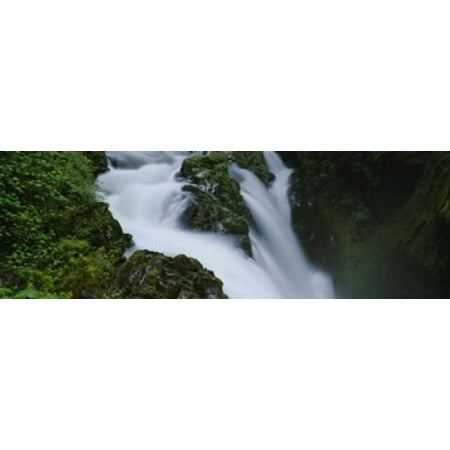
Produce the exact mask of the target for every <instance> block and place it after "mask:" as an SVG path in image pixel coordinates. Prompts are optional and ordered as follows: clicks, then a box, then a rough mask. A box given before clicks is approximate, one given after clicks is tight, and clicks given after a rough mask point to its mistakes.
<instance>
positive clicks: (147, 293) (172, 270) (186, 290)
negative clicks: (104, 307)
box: [117, 251, 227, 299]
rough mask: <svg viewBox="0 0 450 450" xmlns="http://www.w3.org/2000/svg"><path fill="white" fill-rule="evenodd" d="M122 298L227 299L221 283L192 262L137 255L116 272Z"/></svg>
mask: <svg viewBox="0 0 450 450" xmlns="http://www.w3.org/2000/svg"><path fill="white" fill-rule="evenodd" d="M117 288H118V290H119V292H120V293H121V296H122V297H124V298H151V299H156V298H171V299H187V298H190V299H192V298H201V299H207V298H211V299H212V298H216V299H217V298H227V297H226V295H225V294H224V292H223V284H222V282H221V281H220V280H219V279H218V278H216V276H215V275H214V273H213V272H211V271H209V270H206V269H204V268H203V266H202V265H201V264H200V263H199V262H198V261H197V260H196V259H194V258H188V257H187V256H185V255H179V256H176V257H174V258H169V257H167V256H165V255H163V254H161V253H155V252H150V251H138V252H136V253H134V254H133V255H132V256H131V257H130V259H129V260H128V261H127V262H126V263H125V264H123V265H122V266H121V267H120V269H119V270H118V272H117Z"/></svg>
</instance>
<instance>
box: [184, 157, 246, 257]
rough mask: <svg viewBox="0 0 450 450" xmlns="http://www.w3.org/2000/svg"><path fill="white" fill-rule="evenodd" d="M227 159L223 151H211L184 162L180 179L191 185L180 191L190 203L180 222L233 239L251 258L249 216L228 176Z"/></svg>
mask: <svg viewBox="0 0 450 450" xmlns="http://www.w3.org/2000/svg"><path fill="white" fill-rule="evenodd" d="M228 158H229V155H227V154H226V153H225V152H211V153H209V154H207V155H203V156H192V157H190V158H187V159H186V160H185V161H184V163H183V166H182V168H181V172H180V176H181V177H183V178H184V179H185V180H187V181H188V182H189V183H190V184H189V185H186V186H185V187H184V188H183V190H184V191H185V192H189V193H190V194H191V204H190V205H189V206H188V208H187V209H186V211H185V213H184V215H183V218H182V220H183V222H184V223H185V224H186V225H187V226H189V228H191V229H194V230H201V231H210V232H216V233H224V234H229V235H232V236H235V237H236V238H237V239H238V241H239V245H240V247H241V248H243V249H244V251H245V252H246V253H247V254H249V255H251V254H252V248H251V243H250V238H249V230H250V222H251V217H250V213H249V212H248V210H247V207H246V206H245V202H244V199H243V198H242V195H241V192H240V187H239V184H238V183H237V182H236V181H235V180H233V179H232V178H231V177H230V175H229V173H228V165H229V159H228Z"/></svg>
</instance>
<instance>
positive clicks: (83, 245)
mask: <svg viewBox="0 0 450 450" xmlns="http://www.w3.org/2000/svg"><path fill="white" fill-rule="evenodd" d="M97 156H98V155H97ZM94 185H95V175H94V169H93V166H92V163H91V161H90V160H89V158H87V157H86V156H85V155H84V154H83V152H1V153H0V187H1V191H2V195H1V196H0V210H1V212H2V220H1V222H0V278H2V279H3V280H4V283H7V285H8V289H9V290H10V292H8V293H9V294H12V293H13V292H12V291H11V289H12V290H13V291H14V292H16V294H14V295H15V296H16V295H17V296H19V297H30V296H33V297H36V298H37V297H42V296H43V297H46V298H48V297H51V296H52V294H51V293H55V294H57V295H58V296H60V297H67V296H72V295H79V294H80V286H81V285H88V286H90V285H94V284H98V283H97V282H98V280H99V279H102V276H103V277H104V276H105V274H106V273H108V270H109V269H110V268H111V265H112V262H111V260H113V259H114V258H116V259H117V257H118V255H119V254H120V253H122V252H123V250H124V248H125V247H126V246H127V244H129V239H128V240H127V239H126V238H124V236H123V233H122V232H121V229H120V226H119V225H118V224H117V222H115V221H114V219H112V217H111V216H110V214H109V213H108V212H107V207H106V205H102V204H99V203H97V202H96V199H95V196H94ZM114 239H117V240H121V243H120V244H121V245H114V244H115V242H114ZM107 243H109V246H110V247H111V249H110V252H112V253H114V258H111V260H110V258H109V255H108V251H107V249H106V248H105V247H103V248H102V250H100V247H101V246H104V245H106V244H107ZM113 248H114V251H113V250H112V249H113ZM106 261H108V262H107V263H106ZM2 294H7V292H3V293H2Z"/></svg>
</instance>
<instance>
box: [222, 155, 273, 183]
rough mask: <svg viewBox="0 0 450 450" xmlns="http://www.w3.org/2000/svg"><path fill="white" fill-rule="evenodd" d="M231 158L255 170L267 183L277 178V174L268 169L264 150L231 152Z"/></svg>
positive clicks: (242, 165)
mask: <svg viewBox="0 0 450 450" xmlns="http://www.w3.org/2000/svg"><path fill="white" fill-rule="evenodd" d="M229 159H230V161H231V162H235V163H236V164H238V165H239V166H240V167H242V168H243V169H247V170H250V171H251V172H253V173H254V174H255V175H256V176H257V177H258V178H259V179H260V180H261V181H262V182H263V183H264V184H265V185H269V184H270V183H272V182H273V181H274V180H275V175H274V174H273V173H271V172H269V170H268V169H267V165H266V161H265V159H264V154H263V152H231V155H230V156H229Z"/></svg>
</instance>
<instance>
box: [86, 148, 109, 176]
mask: <svg viewBox="0 0 450 450" xmlns="http://www.w3.org/2000/svg"><path fill="white" fill-rule="evenodd" d="M83 154H84V156H85V157H86V158H88V159H89V161H90V162H91V164H92V169H93V171H94V174H95V176H98V175H100V174H102V173H105V172H107V171H108V158H107V157H106V153H105V152H83Z"/></svg>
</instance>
